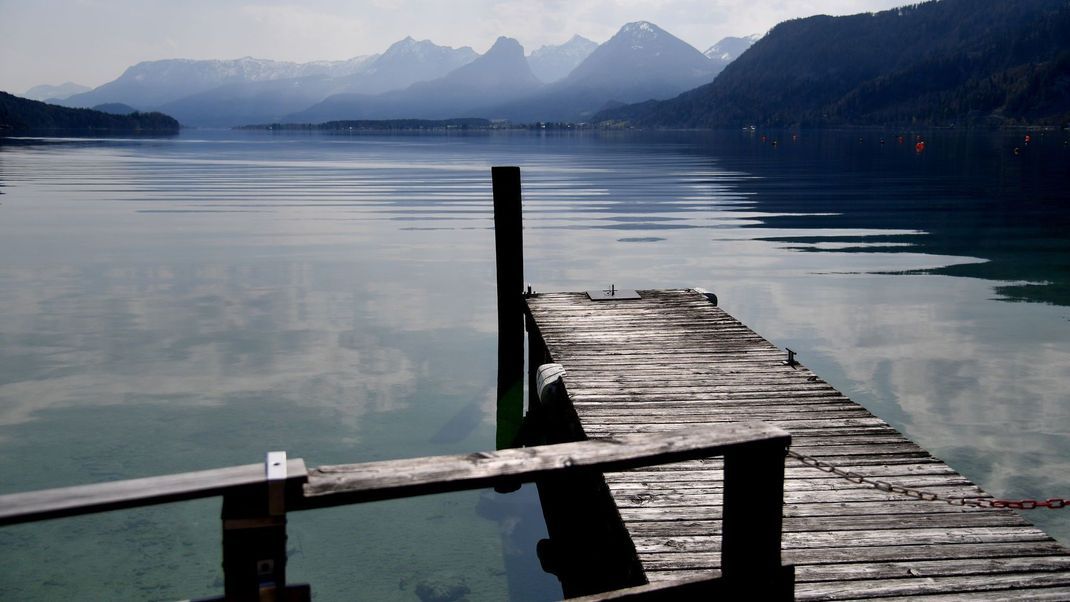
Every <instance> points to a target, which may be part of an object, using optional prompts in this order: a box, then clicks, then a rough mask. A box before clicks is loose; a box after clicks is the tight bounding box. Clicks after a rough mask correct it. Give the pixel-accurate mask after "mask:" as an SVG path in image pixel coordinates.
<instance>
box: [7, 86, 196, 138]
mask: <svg viewBox="0 0 1070 602" xmlns="http://www.w3.org/2000/svg"><path fill="white" fill-rule="evenodd" d="M178 129H179V124H178V122H177V121H175V119H174V118H173V117H169V116H167V115H164V114H163V113H131V114H129V115H114V114H111V113H104V112H101V111H94V110H93V109H69V108H67V107H60V106H57V105H50V104H47V103H43V102H39V101H36V100H28V99H25V98H19V97H18V96H14V95H11V94H8V93H6V92H0V131H3V132H7V131H22V130H116V131H135V130H142V131H146V130H147V131H165V132H177V131H178Z"/></svg>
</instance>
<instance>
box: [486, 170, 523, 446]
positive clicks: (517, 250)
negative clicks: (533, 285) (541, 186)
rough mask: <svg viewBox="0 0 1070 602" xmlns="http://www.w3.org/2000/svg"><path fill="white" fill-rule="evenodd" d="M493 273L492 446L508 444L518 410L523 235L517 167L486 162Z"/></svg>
mask: <svg viewBox="0 0 1070 602" xmlns="http://www.w3.org/2000/svg"><path fill="white" fill-rule="evenodd" d="M491 180H492V188H493V191H494V257H495V264H496V266H497V274H498V420H497V426H498V428H497V447H498V449H504V448H508V447H513V446H514V445H515V442H516V438H517V433H518V432H519V431H520V423H521V421H522V420H523V414H524V297H523V292H524V237H523V223H522V217H521V201H520V168H519V167H492V168H491Z"/></svg>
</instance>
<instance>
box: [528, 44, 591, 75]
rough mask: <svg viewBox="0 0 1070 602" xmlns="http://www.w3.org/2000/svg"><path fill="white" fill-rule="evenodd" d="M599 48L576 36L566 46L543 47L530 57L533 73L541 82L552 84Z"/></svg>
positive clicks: (533, 52) (529, 61) (529, 62)
mask: <svg viewBox="0 0 1070 602" xmlns="http://www.w3.org/2000/svg"><path fill="white" fill-rule="evenodd" d="M595 48H598V43H597V42H592V41H591V40H588V39H587V38H585V37H583V36H581V35H574V36H572V38H571V39H570V40H569V41H567V42H565V43H564V44H558V45H556V46H542V47H541V48H539V49H537V50H534V51H532V53H531V54H529V55H528V64H529V65H531V72H532V73H534V74H535V77H537V78H539V80H540V81H542V82H544V83H547V84H550V83H553V82H556V81H558V80H560V79H563V78H564V77H566V76H567V75H568V74H569V73H572V70H573V69H575V68H576V67H577V66H579V64H580V63H582V62H583V61H584V59H586V58H587V57H588V56H590V55H591V53H592V52H594V50H595Z"/></svg>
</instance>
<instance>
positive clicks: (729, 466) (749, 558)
mask: <svg viewBox="0 0 1070 602" xmlns="http://www.w3.org/2000/svg"><path fill="white" fill-rule="evenodd" d="M786 453H787V450H786V448H785V446H784V445H783V444H778V443H776V442H773V443H772V444H770V443H768V442H762V443H756V444H751V445H742V446H739V447H736V448H733V449H730V450H728V451H727V452H726V453H725V457H724V514H723V516H722V523H721V528H722V535H721V537H722V540H721V574H722V576H723V578H724V581H725V586H726V588H727V591H728V592H729V593H730V594H731V593H732V592H738V593H743V592H746V593H747V594H748V595H751V594H754V595H758V594H761V596H760V597H761V598H763V599H765V598H768V599H776V600H791V599H792V598H793V597H794V567H792V566H782V565H781V560H780V536H781V528H782V523H783V512H784V508H783V506H784V457H785V455H786Z"/></svg>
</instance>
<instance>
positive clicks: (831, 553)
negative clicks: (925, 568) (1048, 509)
mask: <svg viewBox="0 0 1070 602" xmlns="http://www.w3.org/2000/svg"><path fill="white" fill-rule="evenodd" d="M1064 554H1066V548H1065V547H1063V546H1062V545H1060V544H1058V543H1056V542H1054V541H1046V542H1045V541H1041V542H1035V541H1026V542H1004V543H984V544H972V543H966V544H961V543H956V544H937V545H902V546H881V547H872V548H858V547H851V548H810V549H795V550H784V560H785V562H791V563H793V564H794V565H795V566H796V567H803V566H817V565H827V566H838V565H842V564H852V563H856V562H908V561H933V560H955V559H988V558H1016V557H1023V558H1028V557H1036V556H1055V555H1064ZM640 560H641V561H642V562H643V566H644V567H646V568H648V569H650V570H677V569H679V570H684V569H688V570H690V569H700V570H707V569H710V568H716V567H719V566H720V563H721V553H720V552H719V551H708V550H707V551H702V552H689V553H686V554H684V553H680V552H677V551H672V552H667V553H666V552H660V553H644V554H640Z"/></svg>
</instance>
